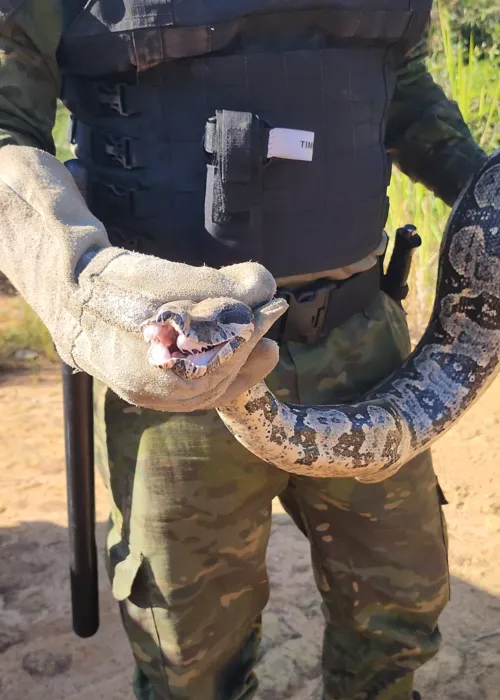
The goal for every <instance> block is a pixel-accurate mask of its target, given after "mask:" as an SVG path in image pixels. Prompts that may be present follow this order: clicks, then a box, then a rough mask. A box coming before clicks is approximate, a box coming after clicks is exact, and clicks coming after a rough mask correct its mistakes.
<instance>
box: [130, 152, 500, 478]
mask: <svg viewBox="0 0 500 700" xmlns="http://www.w3.org/2000/svg"><path fill="white" fill-rule="evenodd" d="M252 330H253V323H252V312H251V310H250V309H249V308H248V307H246V306H245V305H244V304H241V303H239V302H235V301H233V300H228V299H218V300H213V299H212V300H206V301H204V302H201V304H194V303H192V302H178V303H169V304H166V305H164V306H162V307H161V308H160V309H159V310H158V312H157V314H156V315H155V317H153V318H152V319H149V320H148V321H147V322H146V323H145V324H143V333H144V338H145V340H146V341H147V342H148V343H149V345H150V348H149V359H150V362H152V363H153V364H155V365H156V366H158V367H163V368H164V369H167V370H171V371H174V372H177V373H178V374H180V375H181V376H183V377H185V378H186V379H187V380H191V379H192V380H193V381H194V380H195V379H196V377H199V376H202V375H203V374H205V373H206V372H210V371H212V370H213V369H214V368H215V367H216V366H220V364H221V363H223V362H224V361H225V360H227V358H228V357H230V356H231V355H232V354H233V352H236V351H237V348H238V347H239V346H240V345H241V344H242V343H244V342H246V340H247V339H248V337H249V336H250V334H251V332H252ZM499 367H500V151H496V152H495V153H493V154H492V155H491V156H490V157H489V159H488V160H487V161H486V163H485V165H484V166H483V167H482V168H481V170H480V171H479V172H478V173H477V174H476V175H475V177H474V178H473V179H472V180H471V182H470V183H469V185H468V187H467V188H466V189H465V190H464V192H463V193H462V195H461V196H460V198H459V199H458V201H457V202H456V204H455V206H454V208H453V210H452V212H451V214H450V217H449V219H448V223H447V226H446V230H445V232H444V236H443V241H442V244H441V250H440V256H439V276H438V283H437V292H436V301H435V305H434V309H433V312H432V315H431V319H430V322H429V325H428V327H427V329H426V331H425V333H424V335H423V337H422V339H421V340H420V342H419V343H418V345H417V347H416V348H415V350H414V351H413V352H412V353H411V355H410V356H409V357H408V359H407V360H406V361H405V362H404V363H403V365H402V366H401V367H400V368H399V369H398V370H397V371H396V372H394V373H393V374H392V375H391V376H390V377H388V378H387V379H386V380H385V381H384V382H382V383H381V384H380V385H379V386H378V387H376V388H375V389H374V390H372V391H371V392H369V393H368V394H367V395H366V396H364V397H362V399H361V400H360V401H359V402H358V403H356V404H351V405H347V404H346V405H344V404H342V405H334V406H297V405H287V404H285V403H282V402H280V401H279V400H278V399H277V398H276V397H275V396H274V395H273V394H272V393H271V392H270V391H269V389H268V388H267V387H266V385H265V383H264V382H261V383H259V384H257V385H256V386H254V387H252V388H251V389H250V390H248V391H246V392H245V393H244V394H241V395H240V396H238V397H237V398H236V399H235V400H234V401H232V402H231V403H229V404H227V405H224V406H221V407H219V408H218V409H217V410H218V412H219V415H220V417H221V418H222V420H223V421H224V423H225V424H226V426H227V427H228V428H229V430H230V431H231V432H232V433H233V435H234V436H235V437H236V439H237V440H239V441H240V442H241V443H242V444H243V445H244V446H245V447H246V448H247V449H249V450H250V451H251V452H253V453H254V454H256V455H257V456H258V457H260V458H261V459H263V460H264V461H266V462H270V463H272V464H274V465H275V466H277V467H279V468H280V469H284V470H285V471H288V472H292V473H295V474H302V475H309V476H314V477H346V476H347V477H355V478H356V479H357V480H358V481H361V482H364V483H369V482H375V481H382V480H383V479H386V478H387V477H389V476H391V475H392V474H394V473H395V472H396V471H397V470H398V469H399V468H400V467H401V466H402V465H403V464H405V463H406V462H407V461H409V460H410V459H412V458H413V457H415V456H416V455H417V454H418V453H420V452H421V451H423V450H424V449H426V448H427V447H429V446H430V444H431V443H432V442H433V441H434V440H436V438H438V437H439V436H440V435H442V434H443V433H444V432H446V431H447V430H448V429H449V428H450V427H451V426H452V425H453V424H454V423H455V421H456V420H457V419H458V418H459V417H461V416H462V415H463V413H464V412H465V411H466V410H467V409H468V408H469V407H470V406H471V405H472V404H473V403H474V402H475V401H476V400H477V399H478V398H479V397H480V396H481V394H482V393H483V392H484V391H485V389H486V388H487V387H488V386H489V385H490V384H491V382H492V381H493V379H494V378H495V376H496V375H497V374H498V371H499Z"/></svg>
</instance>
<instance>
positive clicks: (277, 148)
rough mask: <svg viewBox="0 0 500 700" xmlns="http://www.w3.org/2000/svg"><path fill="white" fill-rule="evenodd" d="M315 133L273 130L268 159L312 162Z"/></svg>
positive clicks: (296, 130)
mask: <svg viewBox="0 0 500 700" xmlns="http://www.w3.org/2000/svg"><path fill="white" fill-rule="evenodd" d="M313 149H314V131H300V130H299V129H271V130H270V132H269V143H268V146H267V157H268V158H288V159H289V160H309V161H310V160H312V159H313Z"/></svg>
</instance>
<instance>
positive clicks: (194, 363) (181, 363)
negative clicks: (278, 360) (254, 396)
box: [141, 298, 254, 379]
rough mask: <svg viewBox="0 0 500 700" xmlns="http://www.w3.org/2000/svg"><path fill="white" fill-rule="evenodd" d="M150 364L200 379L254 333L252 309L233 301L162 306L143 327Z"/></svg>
mask: <svg viewBox="0 0 500 700" xmlns="http://www.w3.org/2000/svg"><path fill="white" fill-rule="evenodd" d="M141 331H142V334H143V338H144V340H145V341H146V342H147V343H148V344H149V351H148V359H149V362H150V363H151V364H152V365H154V366H156V367H159V368H161V369H168V370H171V371H172V372H174V373H175V374H177V375H178V376H180V377H182V378H184V379H200V378H201V377H204V376H206V375H207V374H209V373H210V372H213V370H214V369H216V368H217V367H220V366H221V365H222V364H224V363H225V362H227V361H228V360H229V359H230V358H231V357H232V356H233V355H234V353H235V352H236V350H237V349H238V348H239V347H240V346H241V345H243V344H244V343H246V342H247V341H248V340H249V339H250V337H251V335H252V333H253V331H254V316H253V312H252V310H251V309H250V307H248V306H246V304H243V303H242V302H239V301H236V300H234V299H226V298H219V299H205V300H204V301H200V302H194V301H174V302H169V303H167V304H163V306H160V308H159V309H158V310H157V312H156V313H155V314H154V316H153V317H151V318H150V319H148V320H147V321H145V322H144V323H143V324H142V325H141Z"/></svg>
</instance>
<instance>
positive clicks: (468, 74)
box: [387, 6, 500, 337]
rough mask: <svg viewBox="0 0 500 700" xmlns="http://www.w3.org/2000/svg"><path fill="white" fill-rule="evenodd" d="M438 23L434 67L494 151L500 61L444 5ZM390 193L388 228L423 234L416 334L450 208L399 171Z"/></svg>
mask: <svg viewBox="0 0 500 700" xmlns="http://www.w3.org/2000/svg"><path fill="white" fill-rule="evenodd" d="M437 25H438V26H437V27H436V28H435V30H434V31H437V30H438V29H439V31H440V35H441V40H440V42H439V47H440V48H439V49H437V50H436V51H435V52H434V53H433V55H432V57H431V60H430V63H429V68H430V69H431V71H432V74H433V76H434V78H435V80H436V81H437V82H438V83H439V84H440V85H441V86H442V87H443V89H444V90H445V91H446V93H447V94H448V96H449V97H451V98H452V99H454V100H455V101H456V102H457V103H458V105H459V107H460V110H461V112H462V114H463V116H464V119H465V120H466V122H467V123H468V124H469V126H470V128H471V130H472V133H473V135H474V138H475V139H476V141H477V142H478V143H479V144H480V145H481V146H482V148H484V150H485V151H486V152H487V153H490V152H491V151H493V150H494V149H495V148H498V147H499V146H500V78H499V69H500V66H499V65H496V64H495V61H494V60H493V59H486V58H483V59H482V58H481V57H480V56H479V55H478V52H477V51H476V50H475V45H474V42H473V40H472V39H471V40H470V42H469V47H468V50H465V49H464V48H463V45H462V44H461V43H460V42H459V41H456V34H453V32H452V25H451V21H450V14H449V12H448V11H447V10H446V9H445V8H444V7H443V6H441V7H440V13H439V17H438V18H437ZM389 197H390V203H391V208H390V213H389V220H388V223H387V231H388V232H389V233H392V232H394V231H395V229H396V228H398V226H402V225H404V224H406V223H412V224H414V225H415V226H416V227H417V229H418V231H419V233H420V235H421V237H422V239H423V244H422V247H421V248H420V249H419V250H418V251H417V254H416V256H415V264H414V266H413V271H412V275H411V294H410V298H409V300H408V303H407V304H406V307H407V310H408V312H409V316H410V325H411V328H412V334H413V335H414V336H415V337H417V336H418V335H419V334H420V333H421V331H422V330H423V327H424V326H425V324H426V322H427V319H428V316H429V313H430V310H431V308H432V302H433V298H434V287H435V282H436V273H437V264H438V254H439V245H440V242H441V237H442V234H443V231H444V227H445V224H446V220H447V218H448V214H449V208H448V207H447V206H446V205H445V204H443V202H441V201H440V200H438V199H437V198H436V197H434V195H433V194H431V193H430V192H428V191H427V190H426V189H425V188H424V187H423V186H422V185H418V184H417V185H415V184H414V183H412V182H411V181H410V180H409V179H408V178H407V177H405V176H404V175H402V174H401V173H399V172H395V173H394V176H393V178H392V182H391V186H390V189H389Z"/></svg>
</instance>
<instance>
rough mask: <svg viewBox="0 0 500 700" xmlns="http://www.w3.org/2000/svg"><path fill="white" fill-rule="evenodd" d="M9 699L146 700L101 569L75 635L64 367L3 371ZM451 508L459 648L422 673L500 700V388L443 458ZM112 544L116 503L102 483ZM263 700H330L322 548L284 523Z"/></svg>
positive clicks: (3, 634) (102, 511) (449, 622)
mask: <svg viewBox="0 0 500 700" xmlns="http://www.w3.org/2000/svg"><path fill="white" fill-rule="evenodd" d="M0 415H1V420H0V467H1V468H0V493H1V498H0V562H1V564H0V697H1V699H2V700H101V699H102V700H118V699H120V700H132V694H131V691H130V667H131V663H130V662H131V656H130V652H129V648H128V642H127V640H126V638H125V635H124V634H123V633H122V632H121V627H120V622H119V619H118V616H117V612H116V606H115V604H114V602H113V600H112V598H111V595H110V592H109V589H108V584H107V580H106V577H105V575H104V572H101V615H102V623H101V628H100V630H99V632H98V634H97V635H96V636H95V637H94V638H92V639H91V640H81V639H79V638H77V637H76V636H75V635H74V634H73V633H72V631H71V620H70V606H69V591H68V556H67V519H66V501H65V478H64V463H63V442H62V411H61V389H60V383H59V378H58V373H57V370H55V369H52V370H50V369H49V370H45V371H44V372H42V373H40V374H38V375H37V376H31V375H29V374H15V375H6V374H4V375H2V374H0ZM435 462H436V466H437V470H438V473H439V476H440V480H441V483H442V486H443V489H444V491H445V493H446V496H447V498H448V500H449V501H450V503H449V505H448V506H446V515H447V519H448V524H449V534H450V566H451V573H452V577H453V594H452V601H451V603H450V605H449V606H448V608H447V610H446V612H445V613H444V614H443V616H442V625H441V626H442V631H443V634H444V638H445V643H444V645H443V647H442V650H441V652H440V654H439V655H438V657H437V658H436V659H435V660H433V661H432V662H431V663H429V664H428V665H427V666H426V667H425V668H424V669H423V670H422V671H421V672H420V673H419V677H418V687H419V689H420V690H421V691H422V692H423V696H424V700H476V699H477V700H483V699H484V700H500V598H499V595H500V498H499V496H500V486H499V478H500V382H497V384H496V385H494V386H493V387H491V388H490V389H489V391H488V393H487V394H486V395H485V396H484V397H483V399H482V400H481V401H480V403H479V405H478V406H477V407H474V409H472V411H471V412H470V413H468V414H467V416H466V417H464V418H463V420H462V421H461V423H460V424H459V425H458V426H457V427H456V428H455V430H454V431H453V432H452V433H451V434H449V435H447V436H446V437H445V438H443V439H442V440H441V441H440V443H439V444H438V445H437V446H436V449H435ZM97 514H98V521H99V523H100V524H99V539H100V545H102V535H103V526H102V523H103V521H104V519H105V518H106V515H107V513H106V500H105V494H104V492H103V489H102V486H101V484H100V483H99V484H98V493H97ZM269 571H270V576H271V580H272V596H271V601H270V603H269V605H268V608H267V610H266V612H265V615H264V625H265V628H264V629H265V639H264V644H263V654H262V658H261V662H260V669H259V674H260V678H261V689H260V696H259V697H260V698H261V700H271V698H273V699H275V700H280V699H281V698H294V699H295V700H299V699H302V698H303V699H304V700H308V699H311V700H312V699H313V698H316V697H318V689H319V658H320V644H321V635H322V622H321V614H320V611H319V606H318V596H317V593H316V589H315V586H314V583H313V580H312V576H311V572H310V566H309V554H308V548H307V544H306V542H305V540H304V539H303V537H302V536H301V535H300V534H299V533H298V532H297V531H296V530H295V528H294V527H293V525H292V524H291V522H290V521H289V519H288V517H287V516H285V515H284V514H283V513H280V512H279V507H278V508H277V509H276V513H275V523H274V532H273V536H272V541H271V546H270V550H269Z"/></svg>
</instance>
